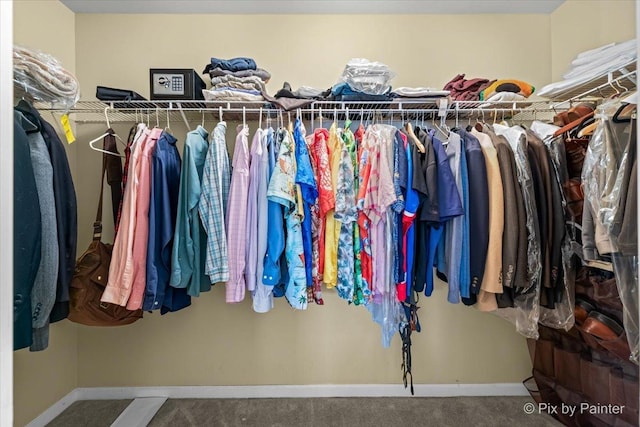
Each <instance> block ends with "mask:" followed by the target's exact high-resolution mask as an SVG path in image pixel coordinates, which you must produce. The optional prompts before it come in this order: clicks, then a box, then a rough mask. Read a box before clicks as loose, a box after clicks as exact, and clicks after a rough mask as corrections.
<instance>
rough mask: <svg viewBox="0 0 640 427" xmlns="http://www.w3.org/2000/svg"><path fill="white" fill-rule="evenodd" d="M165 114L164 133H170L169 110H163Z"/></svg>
mask: <svg viewBox="0 0 640 427" xmlns="http://www.w3.org/2000/svg"><path fill="white" fill-rule="evenodd" d="M165 111H166V112H167V126H166V127H165V128H164V131H165V132H169V133H171V124H170V123H169V109H168V108H167V109H166V110H165Z"/></svg>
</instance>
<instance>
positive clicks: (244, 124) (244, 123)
mask: <svg viewBox="0 0 640 427" xmlns="http://www.w3.org/2000/svg"><path fill="white" fill-rule="evenodd" d="M242 127H243V128H246V127H247V107H242Z"/></svg>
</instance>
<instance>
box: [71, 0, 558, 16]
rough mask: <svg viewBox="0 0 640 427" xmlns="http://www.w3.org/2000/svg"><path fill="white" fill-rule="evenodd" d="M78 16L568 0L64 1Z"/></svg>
mask: <svg viewBox="0 0 640 427" xmlns="http://www.w3.org/2000/svg"><path fill="white" fill-rule="evenodd" d="M61 1H62V3H64V4H65V5H66V6H67V7H68V8H69V9H71V10H72V11H74V12H76V13H167V14H176V13H186V14H198V13H218V14H416V13H418V14H482V13H496V14H497V13H542V14H549V13H551V12H553V11H554V10H556V9H557V8H558V6H560V5H561V4H562V3H564V1H565V0H489V1H484V0H349V1H344V0H308V1H299V0H298V1H295V0H279V1H275V0H173V1H170V0H61Z"/></svg>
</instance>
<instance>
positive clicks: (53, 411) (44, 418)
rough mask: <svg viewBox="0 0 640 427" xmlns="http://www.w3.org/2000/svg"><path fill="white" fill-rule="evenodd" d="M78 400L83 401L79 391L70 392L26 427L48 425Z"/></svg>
mask: <svg viewBox="0 0 640 427" xmlns="http://www.w3.org/2000/svg"><path fill="white" fill-rule="evenodd" d="M78 400H84V399H83V398H82V396H80V392H79V389H77V388H76V389H75V390H72V391H71V392H70V393H69V394H67V395H66V396H65V397H63V398H62V399H60V400H58V401H57V402H56V403H54V404H53V405H52V406H51V407H49V409H47V410H46V411H44V412H43V413H41V414H40V415H38V417H37V418H35V419H34V420H33V421H31V422H30V423H29V424H27V427H44V426H46V425H47V424H49V423H50V422H51V421H53V419H54V418H55V417H57V416H58V415H60V414H61V413H62V412H63V411H64V410H65V409H67V408H68V407H69V406H70V405H71V404H72V403H73V402H76V401H78Z"/></svg>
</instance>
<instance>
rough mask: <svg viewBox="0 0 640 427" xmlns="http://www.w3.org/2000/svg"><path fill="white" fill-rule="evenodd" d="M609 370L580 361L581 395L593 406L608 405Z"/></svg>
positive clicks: (594, 363)
mask: <svg viewBox="0 0 640 427" xmlns="http://www.w3.org/2000/svg"><path fill="white" fill-rule="evenodd" d="M610 375H611V368H610V367H609V366H607V365H603V364H600V363H597V362H591V361H589V360H586V359H584V358H583V359H580V376H581V379H582V394H584V395H585V397H586V398H587V401H589V402H591V403H593V404H601V405H607V404H609V403H610V402H609V399H610V395H609V389H608V386H609V381H610V380H609V377H610Z"/></svg>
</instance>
